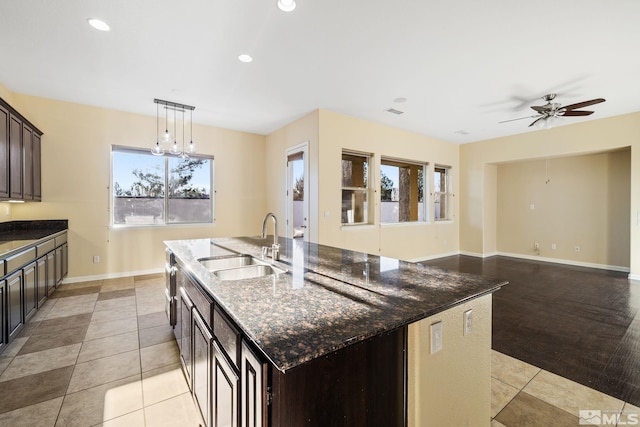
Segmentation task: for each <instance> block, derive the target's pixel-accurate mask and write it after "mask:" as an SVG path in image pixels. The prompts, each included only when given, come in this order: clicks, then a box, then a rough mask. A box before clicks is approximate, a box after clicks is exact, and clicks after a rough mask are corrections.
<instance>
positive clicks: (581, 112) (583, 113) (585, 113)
mask: <svg viewBox="0 0 640 427" xmlns="http://www.w3.org/2000/svg"><path fill="white" fill-rule="evenodd" d="M589 114H593V111H584V110H570V111H565V112H564V113H562V114H561V116H563V117H567V116H588V115H589Z"/></svg>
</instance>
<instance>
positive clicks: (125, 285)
mask: <svg viewBox="0 0 640 427" xmlns="http://www.w3.org/2000/svg"><path fill="white" fill-rule="evenodd" d="M134 286H135V285H134V281H133V277H123V278H119V279H107V280H103V281H102V289H101V292H108V291H119V290H122V289H133V288H134Z"/></svg>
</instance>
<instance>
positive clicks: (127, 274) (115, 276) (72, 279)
mask: <svg viewBox="0 0 640 427" xmlns="http://www.w3.org/2000/svg"><path fill="white" fill-rule="evenodd" d="M158 273H164V268H160V269H157V268H154V269H150V270H138V271H125V272H122V273H107V274H98V275H95V276H78V277H67V278H65V279H64V280H63V281H62V283H64V284H68V283H80V282H91V281H94V280H106V279H119V278H121V277H130V276H143V275H146V274H158Z"/></svg>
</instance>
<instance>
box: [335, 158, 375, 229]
mask: <svg viewBox="0 0 640 427" xmlns="http://www.w3.org/2000/svg"><path fill="white" fill-rule="evenodd" d="M369 159H370V157H369V156H368V155H358V154H352V153H345V152H343V153H342V212H341V216H342V224H368V223H369V204H368V201H369V200H368V199H369V194H368V193H369V190H368V188H369Z"/></svg>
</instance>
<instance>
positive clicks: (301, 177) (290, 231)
mask: <svg viewBox="0 0 640 427" xmlns="http://www.w3.org/2000/svg"><path fill="white" fill-rule="evenodd" d="M308 152H309V143H308V142H304V143H302V144H299V145H296V146H295V147H291V148H288V149H287V153H286V156H287V222H286V226H287V237H289V238H293V239H303V240H304V241H305V242H307V241H309V233H308V232H307V230H308V227H307V226H308V223H307V221H308V218H309V180H308V171H309V155H308Z"/></svg>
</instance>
